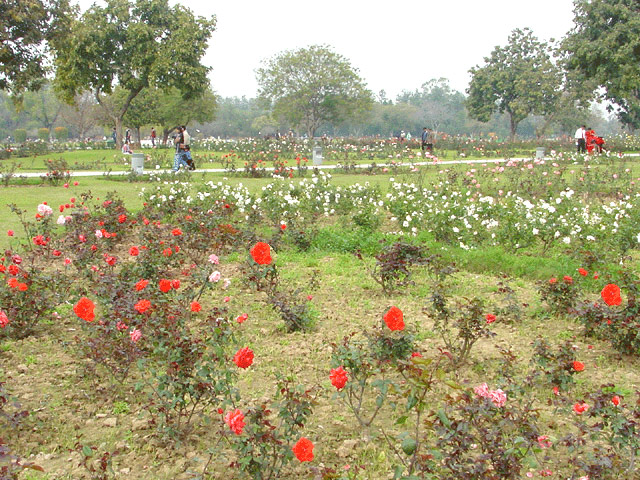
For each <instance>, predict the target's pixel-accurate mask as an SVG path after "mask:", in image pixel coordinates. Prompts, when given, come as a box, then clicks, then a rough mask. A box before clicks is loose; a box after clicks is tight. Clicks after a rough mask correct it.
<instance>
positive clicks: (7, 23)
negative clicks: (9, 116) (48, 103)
mask: <svg viewBox="0 0 640 480" xmlns="http://www.w3.org/2000/svg"><path fill="white" fill-rule="evenodd" d="M70 14H71V8H70V6H69V1H68V0H3V2H2V12H1V14H0V89H2V90H7V91H9V92H11V93H12V94H14V95H19V94H21V93H22V92H23V91H25V90H37V89H38V88H40V87H41V86H42V84H43V82H44V81H45V75H46V73H47V72H48V71H49V68H48V65H47V63H46V53H47V50H48V46H49V43H52V44H53V43H56V42H57V43H63V42H64V39H65V37H66V32H67V29H68V26H69V20H70V17H69V15H70Z"/></svg>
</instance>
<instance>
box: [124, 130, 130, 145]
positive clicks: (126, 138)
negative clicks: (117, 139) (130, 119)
mask: <svg viewBox="0 0 640 480" xmlns="http://www.w3.org/2000/svg"><path fill="white" fill-rule="evenodd" d="M124 143H131V130H129V129H128V128H127V131H126V132H124Z"/></svg>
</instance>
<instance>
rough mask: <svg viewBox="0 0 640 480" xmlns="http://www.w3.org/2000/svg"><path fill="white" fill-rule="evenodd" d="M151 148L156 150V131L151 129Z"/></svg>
mask: <svg viewBox="0 0 640 480" xmlns="http://www.w3.org/2000/svg"><path fill="white" fill-rule="evenodd" d="M151 146H152V147H153V148H156V129H155V127H151Z"/></svg>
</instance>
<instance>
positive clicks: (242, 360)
mask: <svg viewBox="0 0 640 480" xmlns="http://www.w3.org/2000/svg"><path fill="white" fill-rule="evenodd" d="M233 362H234V363H235V364H236V365H237V366H238V367H240V368H248V367H250V366H251V364H252V363H253V350H251V349H250V348H249V347H243V348H241V349H240V350H238V351H237V352H236V354H235V355H234V356H233Z"/></svg>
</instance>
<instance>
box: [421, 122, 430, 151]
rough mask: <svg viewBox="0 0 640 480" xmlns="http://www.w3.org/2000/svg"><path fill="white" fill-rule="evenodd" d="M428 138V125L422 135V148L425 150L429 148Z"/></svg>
mask: <svg viewBox="0 0 640 480" xmlns="http://www.w3.org/2000/svg"><path fill="white" fill-rule="evenodd" d="M428 138H429V131H428V130H427V127H424V128H423V129H422V137H421V140H422V146H421V148H422V151H423V152H424V151H425V150H426V149H427V140H428Z"/></svg>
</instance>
